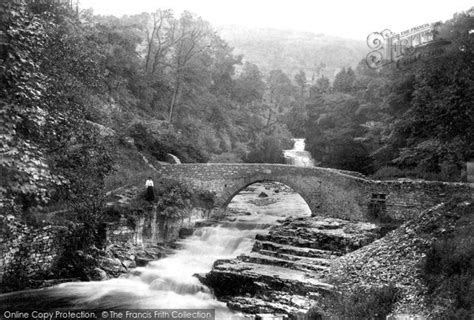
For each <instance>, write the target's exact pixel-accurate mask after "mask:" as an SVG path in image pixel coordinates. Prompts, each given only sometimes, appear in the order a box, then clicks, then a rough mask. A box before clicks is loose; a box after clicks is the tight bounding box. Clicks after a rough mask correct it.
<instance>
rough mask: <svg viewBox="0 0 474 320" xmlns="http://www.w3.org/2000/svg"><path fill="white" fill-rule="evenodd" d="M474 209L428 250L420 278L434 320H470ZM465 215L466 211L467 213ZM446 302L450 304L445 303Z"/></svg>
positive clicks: (473, 296) (473, 286) (473, 290)
mask: <svg viewBox="0 0 474 320" xmlns="http://www.w3.org/2000/svg"><path fill="white" fill-rule="evenodd" d="M473 209H474V206H473V205H471V206H469V207H466V210H471V213H470V214H467V215H466V216H465V217H463V218H462V219H461V220H460V221H459V222H458V223H457V225H458V227H457V228H455V231H453V232H452V233H450V234H449V235H447V236H445V237H444V238H442V239H440V240H438V241H436V242H434V243H433V245H432V246H431V248H430V250H429V251H428V253H427V255H426V259H425V261H424V263H423V267H422V274H423V279H424V280H425V283H426V286H427V288H428V300H429V302H430V303H431V305H432V306H433V310H435V311H434V313H435V315H434V317H435V318H439V319H441V318H442V319H470V317H471V315H472V307H473V304H474V281H473V276H474V235H473V232H472V231H473V230H474V229H473V228H474V219H473V214H472V210H473ZM466 213H467V211H466ZM446 301H449V303H446Z"/></svg>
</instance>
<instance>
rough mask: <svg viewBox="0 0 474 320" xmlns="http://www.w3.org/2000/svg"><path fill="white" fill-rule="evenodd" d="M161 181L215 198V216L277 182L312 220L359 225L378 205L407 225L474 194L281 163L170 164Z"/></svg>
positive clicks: (472, 189)
mask: <svg viewBox="0 0 474 320" xmlns="http://www.w3.org/2000/svg"><path fill="white" fill-rule="evenodd" d="M161 177H162V178H171V179H175V180H178V181H180V182H183V183H186V184H187V185H190V186H192V187H193V188H194V189H197V190H208V191H211V192H213V193H215V195H216V202H215V211H216V212H223V209H225V207H226V206H227V204H228V203H229V202H230V201H231V200H232V198H233V197H234V196H235V195H236V194H237V193H239V192H240V191H241V190H242V189H244V188H245V187H247V186H249V185H251V184H253V183H256V182H265V181H275V182H281V183H283V184H285V185H287V186H289V187H291V188H292V189H293V190H294V191H295V192H297V193H298V194H299V195H300V196H301V197H302V198H303V199H304V200H305V201H306V203H307V204H308V206H309V208H310V209H311V212H312V214H313V215H325V216H331V217H335V218H342V219H349V220H358V221H370V220H372V219H373V218H374V217H373V214H371V209H370V208H371V207H372V208H373V206H379V207H381V208H383V211H384V214H385V215H386V216H388V217H390V218H392V219H394V220H398V221H405V220H408V219H410V218H412V217H413V216H414V215H415V214H416V213H417V212H420V210H423V209H427V208H430V207H432V206H434V205H436V204H438V203H441V202H444V201H446V200H448V199H449V198H451V197H452V196H453V195H456V194H458V195H461V196H471V197H472V196H473V194H474V184H468V183H446V182H436V181H434V182H433V181H411V180H410V181H408V180H404V181H374V180H370V179H368V178H367V177H364V176H363V175H361V174H358V173H355V172H348V171H341V170H336V169H329V168H320V167H295V166H291V165H280V164H218V163H208V164H194V163H193V164H176V165H171V164H170V165H162V166H161V167H159V168H158V173H157V176H156V177H155V178H161Z"/></svg>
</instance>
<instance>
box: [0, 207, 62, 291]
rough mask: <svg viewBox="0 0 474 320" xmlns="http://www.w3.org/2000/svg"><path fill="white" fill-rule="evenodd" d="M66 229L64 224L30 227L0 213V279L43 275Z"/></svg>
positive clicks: (37, 277) (48, 268)
mask: <svg viewBox="0 0 474 320" xmlns="http://www.w3.org/2000/svg"><path fill="white" fill-rule="evenodd" d="M66 231H67V229H66V228H65V227H55V226H44V227H30V226H27V225H25V224H23V223H21V222H19V220H17V219H16V218H15V217H13V216H11V215H8V216H3V215H0V283H4V281H9V282H11V280H14V281H20V280H21V279H20V278H21V277H25V278H27V279H28V280H36V279H44V278H45V277H47V276H48V275H49V274H50V272H51V270H52V268H53V266H54V263H55V261H56V259H57V258H58V257H59V255H60V254H61V252H60V251H61V245H60V243H61V242H62V239H63V237H64V235H65V233H66ZM10 278H13V279H10Z"/></svg>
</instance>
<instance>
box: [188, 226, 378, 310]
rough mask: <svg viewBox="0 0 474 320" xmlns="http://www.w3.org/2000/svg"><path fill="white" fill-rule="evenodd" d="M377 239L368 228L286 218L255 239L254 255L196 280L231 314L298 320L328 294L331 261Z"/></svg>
mask: <svg viewBox="0 0 474 320" xmlns="http://www.w3.org/2000/svg"><path fill="white" fill-rule="evenodd" d="M379 236H380V229H379V228H378V227H377V226H375V225H374V224H369V223H354V222H349V221H345V220H340V219H332V218H323V217H308V218H296V219H295V218H288V219H286V220H284V221H282V222H281V225H278V226H274V227H272V228H271V229H270V231H269V232H268V233H267V234H258V235H257V237H256V241H255V244H254V247H253V249H252V252H250V253H248V254H244V255H241V256H239V257H237V258H236V259H230V260H218V261H216V262H215V263H214V266H213V268H212V270H211V272H209V273H208V274H205V275H197V276H198V278H199V279H200V280H201V282H203V283H204V284H206V285H207V286H209V287H210V288H211V289H212V290H213V292H214V294H215V295H216V297H217V298H218V299H219V300H222V301H225V302H227V305H228V306H229V307H230V308H231V309H234V310H238V311H242V312H244V313H251V314H257V313H272V314H286V315H289V316H290V317H291V318H297V317H298V315H299V314H301V315H302V314H305V313H306V312H307V311H308V310H309V308H310V307H311V305H312V301H313V299H315V298H316V297H318V296H319V295H321V294H322V293H324V292H327V291H330V290H331V289H332V285H330V284H329V283H328V281H327V277H328V270H329V267H330V264H331V261H332V260H334V259H336V258H337V257H339V256H341V255H343V254H345V253H347V252H350V251H352V250H355V249H358V248H360V247H362V246H364V245H367V244H369V243H371V242H372V241H374V240H375V239H377V238H378V237H379Z"/></svg>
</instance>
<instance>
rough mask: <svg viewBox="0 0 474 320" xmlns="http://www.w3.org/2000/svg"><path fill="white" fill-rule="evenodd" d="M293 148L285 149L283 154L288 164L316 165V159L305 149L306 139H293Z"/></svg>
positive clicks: (299, 165)
mask: <svg viewBox="0 0 474 320" xmlns="http://www.w3.org/2000/svg"><path fill="white" fill-rule="evenodd" d="M292 140H293V141H294V145H293V149H291V150H283V156H284V157H285V159H286V163H287V164H291V165H294V166H298V167H314V159H313V158H312V157H311V154H310V153H309V152H308V151H305V150H304V149H305V139H292Z"/></svg>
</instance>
